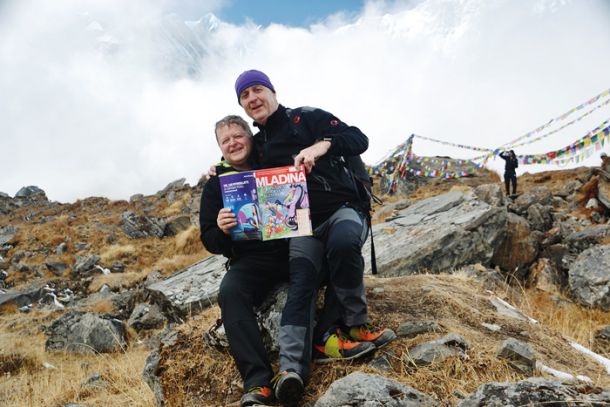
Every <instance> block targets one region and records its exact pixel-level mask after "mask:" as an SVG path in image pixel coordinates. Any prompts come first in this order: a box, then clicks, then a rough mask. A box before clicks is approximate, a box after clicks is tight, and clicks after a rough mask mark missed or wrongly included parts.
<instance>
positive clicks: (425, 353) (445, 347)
mask: <svg viewBox="0 0 610 407" xmlns="http://www.w3.org/2000/svg"><path fill="white" fill-rule="evenodd" d="M468 347H469V345H468V343H467V342H466V340H465V339H464V338H463V337H461V336H460V335H456V334H449V335H445V336H444V337H442V338H441V339H437V340H434V341H429V342H424V343H420V344H419V345H416V346H415V347H413V348H412V349H409V353H408V358H407V359H406V360H405V363H406V364H407V365H416V366H426V365H430V364H432V363H435V362H440V361H443V360H445V359H447V358H450V357H453V356H461V355H464V354H465V351H466V350H467V349H468Z"/></svg>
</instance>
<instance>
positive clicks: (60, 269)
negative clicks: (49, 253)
mask: <svg viewBox="0 0 610 407" xmlns="http://www.w3.org/2000/svg"><path fill="white" fill-rule="evenodd" d="M44 265H45V266H46V268H47V270H49V271H50V272H51V273H53V274H55V275H56V276H62V275H63V274H64V272H65V271H66V270H67V269H68V265H67V264H66V263H63V262H61V261H47V262H45V263H44Z"/></svg>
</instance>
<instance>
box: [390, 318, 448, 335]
mask: <svg viewBox="0 0 610 407" xmlns="http://www.w3.org/2000/svg"><path fill="white" fill-rule="evenodd" d="M442 330H443V329H442V328H441V327H440V326H439V324H437V323H436V322H434V321H417V322H404V323H402V324H400V326H399V327H398V330H397V331H396V335H398V336H399V337H404V338H415V337H416V336H417V335H421V334H424V333H429V332H441V331H442Z"/></svg>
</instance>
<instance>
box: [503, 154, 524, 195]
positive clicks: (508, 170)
mask: <svg viewBox="0 0 610 407" xmlns="http://www.w3.org/2000/svg"><path fill="white" fill-rule="evenodd" d="M500 158H502V159H503V160H504V161H506V164H505V165H504V186H505V187H506V195H510V184H511V183H512V184H513V195H515V194H516V193H517V172H516V171H515V170H516V169H517V167H519V161H517V156H516V155H515V152H514V151H513V150H510V151H503V152H501V153H500Z"/></svg>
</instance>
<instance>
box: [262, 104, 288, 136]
mask: <svg viewBox="0 0 610 407" xmlns="http://www.w3.org/2000/svg"><path fill="white" fill-rule="evenodd" d="M287 118H288V115H286V107H285V106H283V105H278V107H277V110H276V111H275V112H273V113H272V114H271V116H269V118H268V119H267V123H266V124H265V125H262V124H259V123H257V122H254V126H256V127H258V128H259V129H261V130H275V129H278V128H280V127H281V126H282V124H283V123H284V121H285V120H286V119H287Z"/></svg>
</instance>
